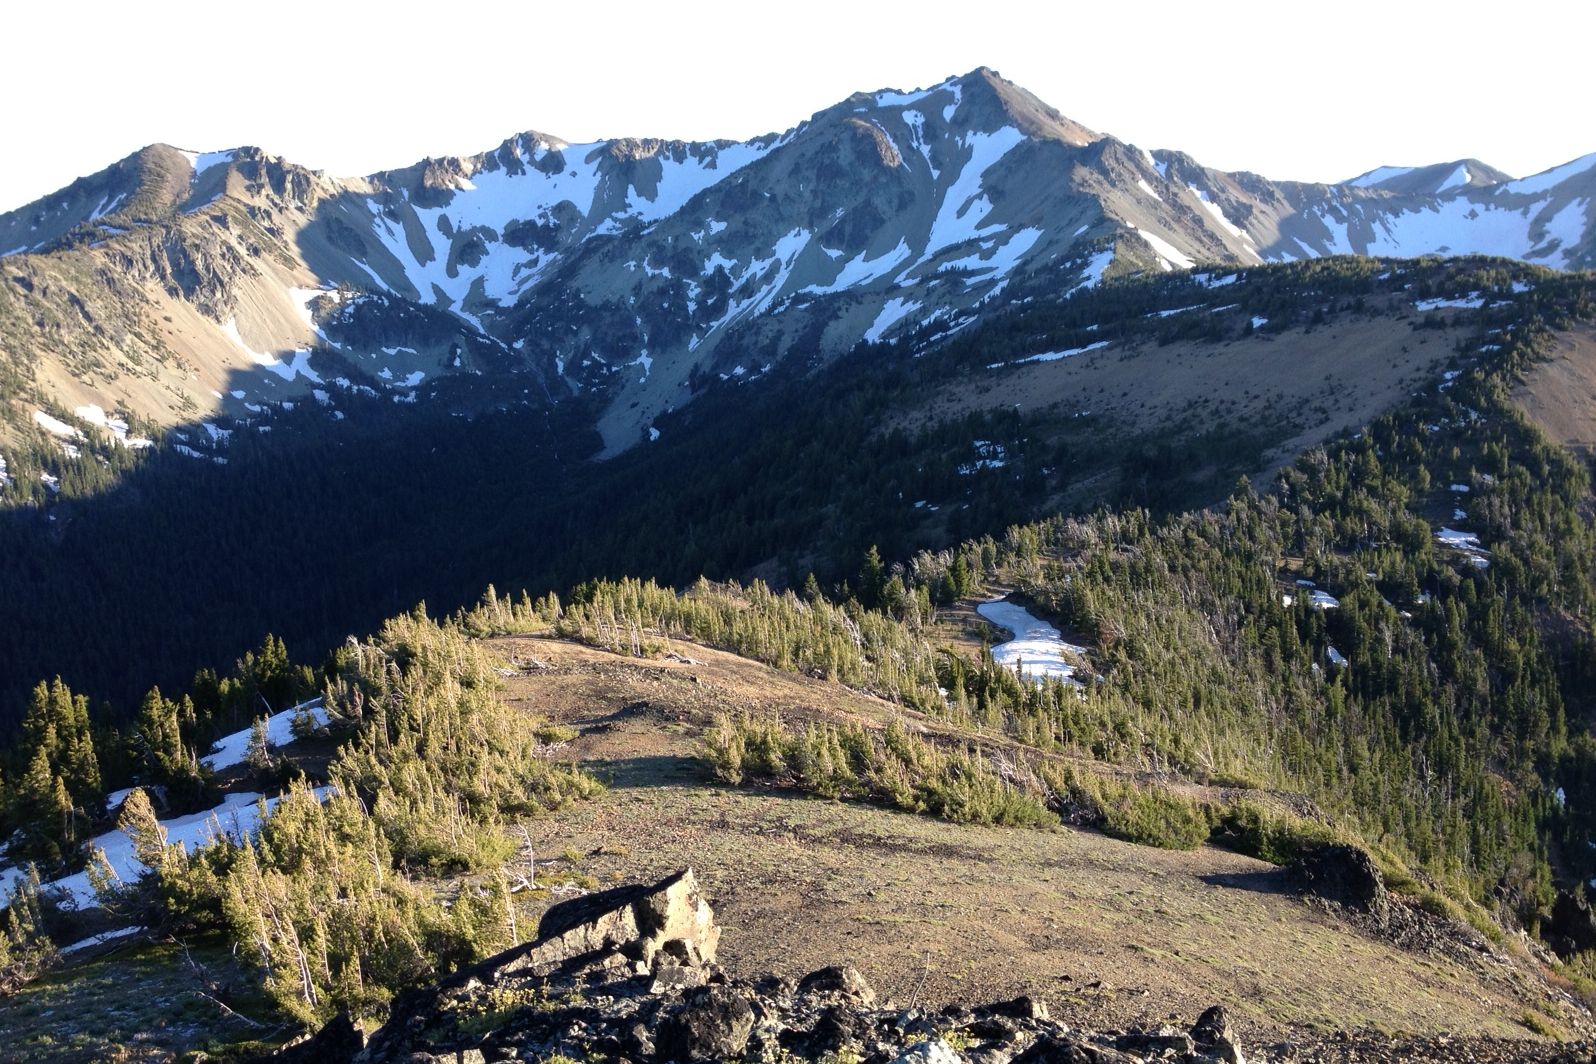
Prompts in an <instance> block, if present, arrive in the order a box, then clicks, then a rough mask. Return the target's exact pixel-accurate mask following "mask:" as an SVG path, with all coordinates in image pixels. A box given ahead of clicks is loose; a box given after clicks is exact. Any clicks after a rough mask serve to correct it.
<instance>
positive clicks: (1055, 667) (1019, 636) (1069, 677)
mask: <svg viewBox="0 0 1596 1064" xmlns="http://www.w3.org/2000/svg"><path fill="white" fill-rule="evenodd" d="M976 612H977V613H979V614H980V615H981V616H982V617H985V618H986V619H987V620H988V621H990V622H992V623H993V624H995V625H997V626H998V627H1000V628H1006V629H1008V630H1009V631H1010V632H1013V633H1014V638H1013V639H1010V640H1009V641H1008V642H1006V643H999V644H998V645H997V646H995V647H993V648H992V660H993V661H995V662H997V663H998V664H999V665H1003V666H1007V667H1009V668H1012V669H1015V670H1017V671H1018V672H1019V674H1020V675H1021V676H1023V677H1024V678H1025V679H1027V680H1031V681H1032V682H1034V683H1041V682H1042V681H1044V680H1046V679H1048V678H1050V677H1051V678H1054V679H1059V680H1064V681H1067V682H1070V683H1074V684H1075V685H1076V686H1080V681H1079V680H1076V679H1075V666H1074V665H1072V664H1071V663H1070V662H1069V661H1068V660H1066V658H1065V655H1066V654H1067V655H1069V656H1071V657H1076V658H1079V657H1084V656H1085V654H1086V648H1085V647H1078V646H1072V645H1071V644H1069V643H1066V642H1064V640H1063V638H1062V637H1061V636H1060V635H1059V630H1058V629H1057V628H1054V627H1053V626H1052V625H1050V624H1048V623H1047V622H1046V621H1043V620H1041V619H1040V618H1038V617H1036V616H1034V615H1032V614H1031V612H1030V611H1029V610H1027V609H1025V608H1024V607H1022V606H1019V605H1017V604H1015V603H1013V602H1009V601H1007V600H1004V599H1000V600H998V601H996V602H983V603H981V604H980V605H979V606H977V607H976Z"/></svg>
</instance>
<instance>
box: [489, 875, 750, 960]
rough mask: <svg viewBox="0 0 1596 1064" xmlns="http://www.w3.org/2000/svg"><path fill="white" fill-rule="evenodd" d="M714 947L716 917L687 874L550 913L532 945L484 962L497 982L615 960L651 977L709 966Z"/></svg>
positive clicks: (568, 904) (716, 941) (603, 893)
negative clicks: (662, 970) (670, 969)
mask: <svg viewBox="0 0 1596 1064" xmlns="http://www.w3.org/2000/svg"><path fill="white" fill-rule="evenodd" d="M719 944H720V928H719V927H717V926H716V925H715V913H714V910H712V909H711V908H710V907H709V903H708V902H706V901H705V900H704V898H703V896H702V894H701V893H700V892H699V888H698V879H697V877H696V876H694V875H693V870H692V869H691V868H688V869H684V870H683V871H680V872H677V873H676V874H675V875H673V876H671V877H670V878H668V879H665V880H662V881H660V882H658V883H655V884H654V885H653V886H627V887H616V888H615V889H613V890H602V891H599V892H597V893H595V894H586V895H583V896H582V897H580V898H572V899H571V900H570V901H564V902H560V903H559V904H558V905H553V906H550V907H549V909H548V911H547V912H545V913H544V914H543V919H542V920H541V921H539V923H538V934H537V938H536V939H534V940H533V941H531V942H529V943H527V944H526V945H524V946H519V947H517V948H516V949H513V950H510V951H509V952H508V953H502V954H500V955H499V956H498V957H495V958H493V959H492V961H490V962H489V963H490V964H491V965H492V966H493V974H494V975H495V976H504V975H510V974H519V973H526V974H533V975H540V976H542V975H549V974H552V973H553V972H555V971H557V970H559V969H562V968H565V969H570V968H585V967H591V966H596V965H598V964H600V963H602V962H603V960H604V958H606V957H612V956H615V955H620V956H624V957H626V958H627V959H629V960H631V961H633V962H635V963H637V964H641V965H643V967H644V968H645V969H646V970H648V971H653V970H655V969H656V968H658V967H660V966H662V965H666V964H669V965H672V966H676V967H687V966H690V967H697V966H701V965H706V964H712V963H714V960H715V952H716V949H717V947H718V946H719Z"/></svg>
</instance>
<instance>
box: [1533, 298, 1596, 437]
mask: <svg viewBox="0 0 1596 1064" xmlns="http://www.w3.org/2000/svg"><path fill="white" fill-rule="evenodd" d="M1513 400H1514V402H1516V403H1517V404H1518V406H1519V408H1520V409H1521V410H1523V411H1524V413H1525V414H1526V415H1527V416H1528V417H1529V419H1530V420H1531V421H1533V422H1535V424H1537V425H1539V426H1540V427H1541V430H1542V431H1544V432H1545V433H1546V434H1547V435H1548V436H1550V437H1551V438H1552V439H1553V440H1555V441H1556V442H1558V443H1560V444H1562V445H1563V446H1565V447H1567V448H1569V449H1570V450H1572V451H1575V452H1576V453H1578V454H1582V455H1585V456H1586V457H1589V456H1590V455H1591V454H1592V453H1596V330H1592V329H1588V328H1586V329H1574V330H1570V331H1568V332H1565V333H1563V334H1562V335H1561V336H1560V337H1558V340H1557V343H1556V345H1555V346H1554V347H1553V349H1552V353H1551V357H1550V358H1548V359H1547V360H1546V361H1544V362H1542V363H1540V364H1539V365H1537V366H1535V367H1534V368H1532V369H1531V370H1530V371H1529V373H1528V374H1526V375H1525V378H1524V381H1523V383H1521V384H1520V385H1519V386H1518V387H1517V388H1515V389H1514V390H1513Z"/></svg>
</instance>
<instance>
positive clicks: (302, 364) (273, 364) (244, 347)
mask: <svg viewBox="0 0 1596 1064" xmlns="http://www.w3.org/2000/svg"><path fill="white" fill-rule="evenodd" d="M222 332H223V333H225V334H226V335H227V338H228V339H229V340H231V341H233V343H234V344H235V345H237V347H238V349H239V350H240V351H242V352H244V354H246V355H248V356H249V360H250V361H251V362H253V363H254V364H255V365H257V366H259V367H261V368H262V369H264V370H267V371H268V372H271V373H275V374H276V375H277V376H279V377H281V378H282V379H283V380H285V381H288V382H289V383H293V380H294V378H295V377H304V378H305V379H306V380H308V381H310V383H312V384H320V383H321V382H322V380H321V378H320V377H318V376H317V375H316V372H315V371H314V370H312V369H311V368H310V352H309V351H308V350H305V351H294V352H292V353H291V354H290V356H289V360H288V361H287V362H284V361H283V360H282V359H281V358H278V357H277V356H276V355H266V354H262V353H261V352H259V351H256V350H255V349H254V348H252V347H250V346H249V345H248V344H246V343H245V342H244V338H243V337H242V336H240V335H239V334H238V319H237V318H228V319H227V321H226V322H225V323H224V324H223V325H222Z"/></svg>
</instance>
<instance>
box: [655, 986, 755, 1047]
mask: <svg viewBox="0 0 1596 1064" xmlns="http://www.w3.org/2000/svg"><path fill="white" fill-rule="evenodd" d="M753 1029H754V1011H753V1009H751V1008H749V1006H748V1001H747V1000H746V999H745V998H744V997H743V996H742V995H741V994H739V993H737V992H736V991H735V990H731V989H729V988H727V987H720V986H707V987H701V988H699V989H697V990H694V991H692V992H691V993H689V994H688V996H687V1000H686V1001H685V1002H684V1003H683V1004H682V1006H681V1007H680V1008H679V1009H677V1010H676V1011H675V1012H673V1013H672V1014H671V1015H670V1016H668V1017H667V1018H666V1019H665V1022H664V1023H662V1024H661V1025H660V1029H659V1038H658V1040H657V1046H658V1048H657V1051H656V1055H657V1057H658V1058H659V1059H660V1060H662V1061H663V1060H672V1061H694V1060H727V1059H729V1058H731V1057H734V1056H736V1055H737V1054H739V1053H741V1052H742V1051H743V1047H744V1046H746V1045H747V1044H748V1036H749V1035H750V1034H751V1033H753Z"/></svg>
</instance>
